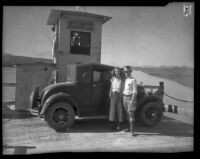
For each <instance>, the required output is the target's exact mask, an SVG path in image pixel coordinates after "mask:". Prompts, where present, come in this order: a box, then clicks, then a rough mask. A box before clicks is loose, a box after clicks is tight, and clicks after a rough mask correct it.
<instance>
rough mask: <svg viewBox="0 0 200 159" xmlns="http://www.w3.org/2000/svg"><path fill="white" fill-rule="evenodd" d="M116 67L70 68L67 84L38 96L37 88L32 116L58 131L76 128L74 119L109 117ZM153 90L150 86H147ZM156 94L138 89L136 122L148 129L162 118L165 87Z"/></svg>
mask: <svg viewBox="0 0 200 159" xmlns="http://www.w3.org/2000/svg"><path fill="white" fill-rule="evenodd" d="M113 68H114V67H113V66H109V65H103V64H96V63H87V64H76V65H75V64H74V65H68V66H67V74H66V76H67V81H66V82H62V83H56V84H52V85H49V86H47V87H46V88H44V89H43V90H42V91H41V93H40V95H39V87H38V86H35V87H34V89H33V92H32V93H31V96H30V103H31V112H32V114H34V115H37V116H39V117H41V118H45V120H46V121H47V123H48V125H49V126H50V127H51V128H53V129H55V130H63V129H66V128H68V127H70V126H72V125H73V123H74V121H75V116H79V117H86V116H99V115H104V116H108V114H109V104H110V98H109V95H108V94H109V90H110V78H111V71H112V70H113ZM147 87H151V86H147ZM152 87H156V88H158V90H157V91H156V92H155V93H153V92H150V93H148V92H147V91H146V90H145V86H143V85H139V84H138V86H137V89H138V94H137V109H136V111H135V116H136V120H140V121H142V122H143V123H144V124H146V125H149V126H154V125H157V124H158V123H159V122H160V120H161V118H162V115H163V108H164V103H163V100H162V96H163V89H164V86H163V83H162V82H161V83H160V86H152Z"/></svg>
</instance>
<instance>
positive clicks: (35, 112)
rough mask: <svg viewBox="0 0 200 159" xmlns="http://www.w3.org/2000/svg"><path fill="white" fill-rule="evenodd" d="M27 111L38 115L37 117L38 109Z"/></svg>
mask: <svg viewBox="0 0 200 159" xmlns="http://www.w3.org/2000/svg"><path fill="white" fill-rule="evenodd" d="M29 112H30V113H31V114H32V115H34V116H38V117H39V116H40V115H39V110H38V109H29Z"/></svg>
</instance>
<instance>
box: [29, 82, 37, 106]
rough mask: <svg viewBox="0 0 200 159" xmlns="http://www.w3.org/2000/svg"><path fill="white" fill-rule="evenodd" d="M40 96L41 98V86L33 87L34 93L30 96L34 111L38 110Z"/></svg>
mask: <svg viewBox="0 0 200 159" xmlns="http://www.w3.org/2000/svg"><path fill="white" fill-rule="evenodd" d="M38 96H39V86H33V91H32V93H31V95H30V104H31V108H32V109H34V108H37V100H38Z"/></svg>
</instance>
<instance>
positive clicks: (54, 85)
mask: <svg viewBox="0 0 200 159" xmlns="http://www.w3.org/2000/svg"><path fill="white" fill-rule="evenodd" d="M73 85H75V83H74V82H70V81H67V82H61V83H56V84H51V85H48V86H47V87H45V88H44V89H43V90H42V92H41V96H42V94H44V93H45V92H47V91H48V90H51V89H54V88H59V87H65V86H73Z"/></svg>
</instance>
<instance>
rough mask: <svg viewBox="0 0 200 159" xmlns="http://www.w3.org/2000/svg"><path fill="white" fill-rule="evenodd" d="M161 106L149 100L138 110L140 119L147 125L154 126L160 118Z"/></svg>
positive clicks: (161, 114)
mask: <svg viewBox="0 0 200 159" xmlns="http://www.w3.org/2000/svg"><path fill="white" fill-rule="evenodd" d="M162 116H163V111H162V107H161V106H160V105H159V104H158V103H156V102H149V103H147V104H145V105H144V106H143V108H142V109H141V112H140V118H141V121H142V122H143V123H144V124H145V125H147V126H156V125H157V124H158V123H159V122H160V121H161V119H162Z"/></svg>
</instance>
